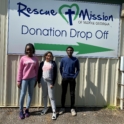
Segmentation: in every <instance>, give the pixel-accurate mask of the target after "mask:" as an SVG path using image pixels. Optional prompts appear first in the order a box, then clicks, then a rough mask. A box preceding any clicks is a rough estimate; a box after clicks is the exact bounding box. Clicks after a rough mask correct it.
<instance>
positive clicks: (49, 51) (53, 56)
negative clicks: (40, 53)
mask: <svg viewBox="0 0 124 124" xmlns="http://www.w3.org/2000/svg"><path fill="white" fill-rule="evenodd" d="M48 54H51V55H52V60H53V57H54V56H53V53H52V52H50V51H48V52H46V53H45V54H44V60H45V59H46V56H47V55H48Z"/></svg>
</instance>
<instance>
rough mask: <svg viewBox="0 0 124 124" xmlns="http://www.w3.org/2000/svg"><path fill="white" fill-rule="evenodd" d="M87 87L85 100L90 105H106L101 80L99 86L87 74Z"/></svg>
mask: <svg viewBox="0 0 124 124" xmlns="http://www.w3.org/2000/svg"><path fill="white" fill-rule="evenodd" d="M86 83H87V85H86V89H85V101H86V105H87V106H88V107H104V106H106V101H105V99H104V97H103V95H102V94H101V92H100V91H101V90H100V85H101V84H100V82H98V84H97V86H95V84H94V83H93V82H92V81H91V80H90V78H89V77H88V76H86Z"/></svg>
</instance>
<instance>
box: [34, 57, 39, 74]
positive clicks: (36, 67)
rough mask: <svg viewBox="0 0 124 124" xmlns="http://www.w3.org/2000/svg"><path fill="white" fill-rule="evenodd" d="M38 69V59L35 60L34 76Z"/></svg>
mask: <svg viewBox="0 0 124 124" xmlns="http://www.w3.org/2000/svg"><path fill="white" fill-rule="evenodd" d="M38 69H39V62H38V59H36V66H35V72H36V76H37V75H38Z"/></svg>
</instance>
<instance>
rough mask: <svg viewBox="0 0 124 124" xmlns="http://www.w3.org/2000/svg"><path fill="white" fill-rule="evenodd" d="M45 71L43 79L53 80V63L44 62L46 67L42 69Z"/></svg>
mask: <svg viewBox="0 0 124 124" xmlns="http://www.w3.org/2000/svg"><path fill="white" fill-rule="evenodd" d="M42 70H43V78H44V79H47V80H52V76H53V65H52V63H51V62H46V61H45V62H44V65H43V67H42Z"/></svg>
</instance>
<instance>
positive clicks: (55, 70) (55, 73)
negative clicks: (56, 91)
mask: <svg viewBox="0 0 124 124" xmlns="http://www.w3.org/2000/svg"><path fill="white" fill-rule="evenodd" d="M53 73H54V74H53V85H54V84H55V82H56V77H57V65H56V62H54V70H53Z"/></svg>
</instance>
